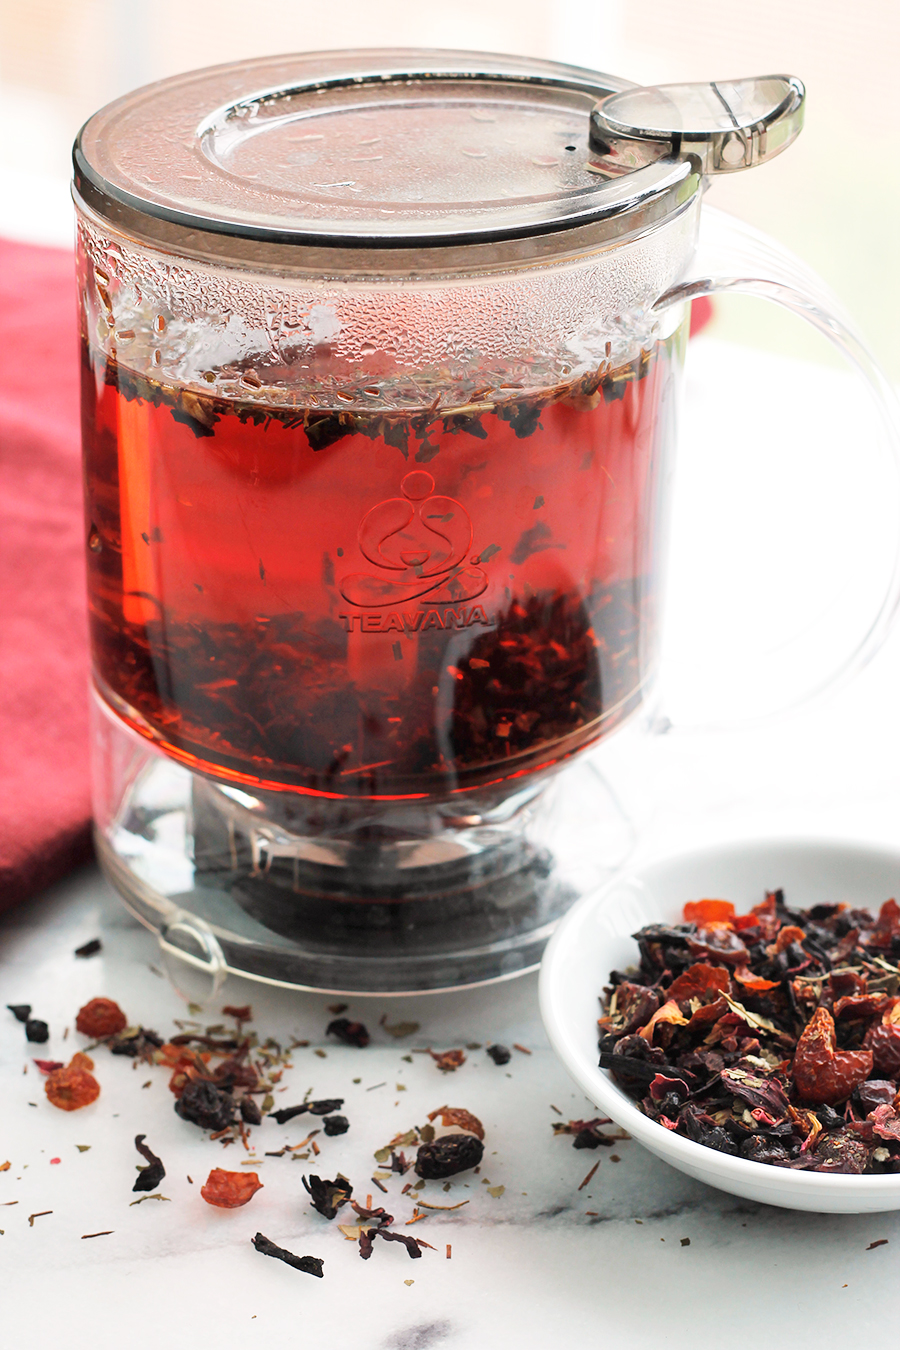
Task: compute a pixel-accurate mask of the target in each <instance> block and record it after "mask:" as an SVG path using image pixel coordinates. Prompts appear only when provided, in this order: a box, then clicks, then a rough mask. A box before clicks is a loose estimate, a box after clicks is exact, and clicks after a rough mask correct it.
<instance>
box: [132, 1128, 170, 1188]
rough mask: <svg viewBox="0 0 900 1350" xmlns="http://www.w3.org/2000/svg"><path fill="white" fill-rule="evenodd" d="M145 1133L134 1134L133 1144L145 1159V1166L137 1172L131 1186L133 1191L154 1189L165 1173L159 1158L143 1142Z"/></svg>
mask: <svg viewBox="0 0 900 1350" xmlns="http://www.w3.org/2000/svg"><path fill="white" fill-rule="evenodd" d="M146 1137H147V1136H146V1135H144V1134H138V1135H135V1139H134V1146H135V1148H136V1149H137V1151H138V1153H139V1154H140V1155H141V1157H142V1158H145V1159H146V1161H147V1166H146V1167H145V1168H143V1170H142V1171H141V1172H140V1173H139V1174H138V1178H137V1180H136V1181H135V1183H134V1185H133V1186H132V1188H131V1189H132V1190H133V1191H155V1190H156V1188H157V1186H158V1185H159V1183H160V1182H161V1181H162V1179H163V1177H164V1176H165V1175H166V1169H165V1168H164V1167H163V1165H162V1161H161V1159H159V1158H157V1156H156V1154H155V1153H151V1151H150V1149H149V1148H148V1147H147V1145H146V1144H145V1143H144V1140H145V1139H146Z"/></svg>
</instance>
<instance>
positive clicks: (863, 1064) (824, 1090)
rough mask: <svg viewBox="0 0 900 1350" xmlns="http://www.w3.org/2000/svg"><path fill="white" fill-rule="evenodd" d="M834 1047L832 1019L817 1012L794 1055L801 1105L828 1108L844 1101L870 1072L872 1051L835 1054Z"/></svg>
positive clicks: (821, 1012)
mask: <svg viewBox="0 0 900 1350" xmlns="http://www.w3.org/2000/svg"><path fill="white" fill-rule="evenodd" d="M835 1045H836V1038H835V1033H834V1019H833V1018H832V1016H831V1013H830V1012H827V1011H826V1010H825V1009H824V1008H817V1009H816V1011H815V1012H814V1013H813V1015H812V1017H811V1018H810V1019H809V1021H808V1023H807V1024H806V1027H805V1028H804V1030H803V1034H802V1035H801V1037H800V1039H799V1041H798V1042H797V1051H796V1054H795V1055H794V1066H793V1074H794V1082H795V1083H796V1085H797V1091H798V1092H799V1094H800V1097H801V1099H802V1100H803V1101H806V1102H812V1103H816V1102H826V1103H827V1104H828V1105H829V1106H834V1105H836V1103H837V1102H843V1101H846V1100H847V1098H848V1097H849V1096H850V1093H851V1092H852V1091H853V1089H854V1088H855V1087H858V1086H859V1084H860V1083H864V1082H865V1080H866V1079H867V1078H868V1076H869V1074H870V1073H871V1072H872V1058H873V1057H872V1051H871V1050H836V1049H835Z"/></svg>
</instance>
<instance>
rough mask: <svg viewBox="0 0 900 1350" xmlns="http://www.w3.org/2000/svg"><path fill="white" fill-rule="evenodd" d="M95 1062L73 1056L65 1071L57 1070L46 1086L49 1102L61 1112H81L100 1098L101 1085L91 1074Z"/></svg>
mask: <svg viewBox="0 0 900 1350" xmlns="http://www.w3.org/2000/svg"><path fill="white" fill-rule="evenodd" d="M93 1067H94V1061H93V1060H92V1059H89V1058H88V1056H87V1055H82V1054H76V1055H73V1056H72V1058H71V1060H70V1061H69V1063H68V1064H67V1065H66V1067H65V1068H64V1069H55V1070H54V1071H53V1073H51V1074H50V1076H49V1077H48V1079H47V1081H46V1083H45V1084H44V1091H45V1092H46V1094H47V1100H48V1101H49V1102H51V1103H52V1105H53V1106H58V1107H59V1109H60V1111H80V1110H81V1108H82V1107H83V1106H90V1104H91V1102H95V1101H96V1100H97V1098H98V1097H99V1096H100V1084H99V1083H98V1082H97V1080H96V1078H95V1077H94V1076H93V1074H92V1073H91V1070H92V1069H93Z"/></svg>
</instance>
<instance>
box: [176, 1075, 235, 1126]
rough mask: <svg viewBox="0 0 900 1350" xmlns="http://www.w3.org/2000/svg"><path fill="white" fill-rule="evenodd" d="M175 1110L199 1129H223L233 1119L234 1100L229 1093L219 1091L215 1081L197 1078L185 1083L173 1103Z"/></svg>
mask: <svg viewBox="0 0 900 1350" xmlns="http://www.w3.org/2000/svg"><path fill="white" fill-rule="evenodd" d="M175 1112H176V1114H177V1115H179V1116H181V1119H182V1120H189V1121H190V1122H191V1123H192V1124H193V1125H199V1126H200V1128H201V1129H204V1130H224V1129H227V1127H228V1126H229V1125H230V1124H231V1123H232V1121H233V1119H234V1102H233V1101H232V1098H231V1094H230V1093H228V1092H223V1091H221V1089H220V1088H217V1087H216V1085H215V1083H209V1082H207V1081H206V1080H205V1079H197V1080H195V1081H193V1082H188V1083H186V1084H185V1088H184V1091H183V1092H182V1094H181V1096H180V1097H179V1098H178V1100H177V1101H176V1103H175Z"/></svg>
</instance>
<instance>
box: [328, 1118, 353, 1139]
mask: <svg viewBox="0 0 900 1350" xmlns="http://www.w3.org/2000/svg"><path fill="white" fill-rule="evenodd" d="M322 1124H323V1125H324V1126H325V1133H326V1134H328V1135H336V1134H346V1133H347V1131H348V1130H349V1128H350V1122H349V1120H348V1119H347V1117H346V1116H326V1117H325V1119H324V1120H323V1122H322Z"/></svg>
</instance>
